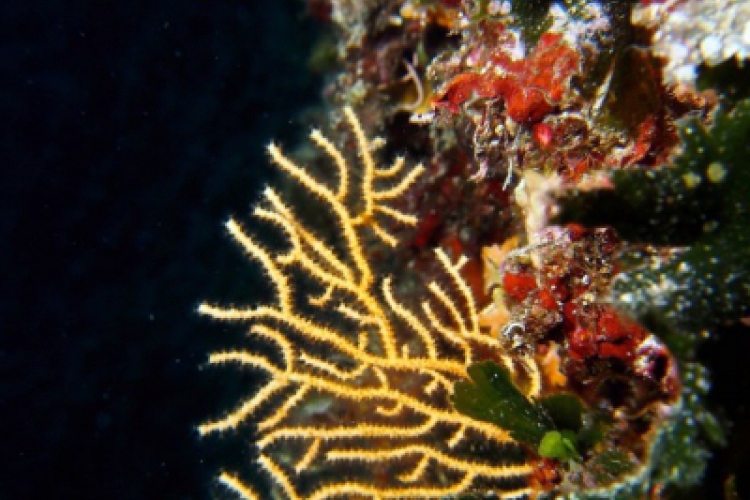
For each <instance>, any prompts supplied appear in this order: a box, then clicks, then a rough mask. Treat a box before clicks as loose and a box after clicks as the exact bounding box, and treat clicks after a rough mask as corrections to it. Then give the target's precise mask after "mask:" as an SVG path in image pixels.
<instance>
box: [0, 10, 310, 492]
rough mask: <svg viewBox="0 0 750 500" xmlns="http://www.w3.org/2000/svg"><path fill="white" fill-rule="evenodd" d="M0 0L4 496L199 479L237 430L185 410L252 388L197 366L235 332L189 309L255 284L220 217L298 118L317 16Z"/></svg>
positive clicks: (238, 453) (306, 97) (226, 451)
mask: <svg viewBox="0 0 750 500" xmlns="http://www.w3.org/2000/svg"><path fill="white" fill-rule="evenodd" d="M0 10H1V11H2V15H1V16H0V51H1V52H0V71H2V74H1V75H0V77H1V78H0V82H1V83H0V112H1V113H2V115H1V116H2V119H1V120H0V127H1V133H0V162H1V163H0V176H1V177H0V203H1V204H2V205H1V206H0V258H1V259H2V260H1V261H0V262H2V271H3V273H2V278H0V286H2V290H1V291H0V320H1V321H2V323H1V324H0V439H2V442H1V443H0V499H42V498H45V499H68V498H70V499H79V500H85V499H103V498H106V499H108V500H115V499H156V498H158V499H178V498H179V499H190V498H195V499H204V498H208V497H209V494H210V492H211V489H212V488H214V487H215V484H214V483H213V482H212V478H213V477H215V474H216V473H217V471H218V470H219V469H220V467H221V464H225V463H227V462H229V463H230V464H237V463H241V462H242V461H244V460H246V459H248V457H247V454H248V453H250V452H249V451H247V450H249V449H250V445H249V443H247V442H244V441H243V439H242V438H241V437H239V436H234V437H233V438H232V436H230V437H229V438H228V439H217V438H206V439H199V438H198V437H197V434H196V432H195V426H196V425H197V424H198V423H200V422H201V421H203V420H205V419H207V418H209V417H215V416H217V415H219V414H220V413H221V410H223V409H228V408H231V406H232V402H233V401H236V400H237V397H238V394H239V395H242V394H244V393H250V391H251V387H249V386H248V384H247V382H248V380H243V379H242V378H241V376H238V375H236V374H234V375H232V374H231V373H229V372H228V371H227V370H220V369H214V368H206V367H205V366H204V363H205V361H206V359H207V353H208V352H210V351H211V350H213V349H218V348H220V347H221V346H228V345H232V343H233V342H234V341H235V340H236V338H237V337H238V336H239V335H241V332H240V333H238V331H237V329H236V328H232V327H229V326H226V325H219V324H215V323H212V322H210V321H207V320H206V319H204V318H201V317H198V316H197V315H196V314H195V308H196V306H197V304H198V302H199V301H201V300H204V299H213V300H216V301H227V300H236V301H238V302H252V300H253V298H254V297H256V296H257V293H258V292H259V291H262V290H258V289H257V286H258V285H257V284H256V282H255V279H256V276H255V274H254V272H255V271H254V270H253V267H252V266H249V265H247V264H246V263H245V260H244V258H243V257H242V255H241V252H240V251H239V250H238V249H237V248H235V245H234V244H233V243H232V242H231V241H230V240H229V238H228V237H227V236H226V235H225V234H224V231H223V226H222V223H223V221H224V220H225V219H226V218H227V217H228V215H230V214H238V215H244V214H246V213H247V211H248V207H249V206H250V205H251V204H252V202H253V201H254V200H255V199H256V198H257V193H258V191H259V189H260V188H261V186H262V184H263V183H265V182H266V181H267V180H268V177H269V175H270V172H271V170H270V169H269V167H268V163H267V161H266V158H265V153H264V145H265V144H266V143H267V142H268V141H269V140H270V139H271V138H276V139H279V140H280V141H282V142H285V143H287V144H290V145H291V144H292V143H294V142H295V141H296V138H295V137H294V135H295V134H298V133H305V132H306V129H305V126H304V125H303V124H301V123H299V122H298V121H296V120H297V117H298V116H299V113H300V110H302V109H303V108H305V107H307V106H310V105H312V104H314V103H316V102H317V101H318V99H319V98H318V96H319V89H320V88H321V83H320V82H319V81H318V79H317V78H316V77H315V76H314V75H313V74H312V73H311V72H310V71H309V69H308V68H307V66H306V64H307V60H308V57H309V53H310V47H311V45H312V44H313V42H314V40H315V38H316V30H317V29H318V26H316V24H315V23H314V21H312V20H311V19H310V18H309V16H306V15H305V6H304V2H302V1H301V0H267V1H259V0H220V1H213V2H208V1H197V2H196V1H185V0H181V1H176V0H159V1H148V2H147V1H143V0H135V1H127V2H112V1H103V2H102V1H95V0H90V1H84V0H77V1H68V2H63V1H55V0H40V1H33V2H32V1H27V2H19V1H13V2H4V3H3V7H2V8H0ZM230 337H231V338H230ZM235 345H236V344H235ZM237 439H240V442H239V443H237V442H236V440H237ZM232 440H235V442H234V443H230V444H227V443H226V441H232ZM238 444H239V445H240V446H237V445H238Z"/></svg>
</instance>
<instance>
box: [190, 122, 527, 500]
mask: <svg viewBox="0 0 750 500" xmlns="http://www.w3.org/2000/svg"><path fill="white" fill-rule="evenodd" d="M343 114H344V117H345V119H346V122H347V124H348V125H349V126H350V128H351V130H352V132H353V134H354V136H355V138H356V144H357V149H358V153H359V161H357V162H350V161H347V159H346V158H345V156H344V154H343V153H342V151H340V150H339V149H338V148H337V147H336V146H335V145H334V144H333V142H331V141H330V140H328V139H327V138H325V137H324V136H323V135H322V134H321V133H320V132H319V131H313V132H312V134H311V136H310V137H311V140H312V141H313V143H314V144H315V145H316V146H318V147H319V148H321V149H322V150H323V151H324V152H325V153H326V154H327V155H328V156H329V157H330V160H331V163H332V164H333V166H334V167H335V169H336V172H337V176H336V177H337V179H336V182H333V183H330V184H329V183H327V182H324V181H322V180H321V179H318V178H316V177H315V176H313V175H312V174H311V173H310V172H309V171H308V170H306V169H305V168H303V167H301V166H299V165H298V164H296V163H295V162H293V161H292V160H290V159H289V158H287V157H286V156H284V155H283V153H282V152H281V150H280V149H279V148H278V147H277V146H275V145H271V146H269V153H270V156H271V159H272V161H273V163H274V164H275V165H276V166H278V167H279V168H280V169H281V170H282V171H283V172H285V173H286V174H287V175H288V176H290V177H291V178H292V179H294V180H295V181H296V182H297V183H298V184H299V186H301V188H302V189H303V191H304V192H306V193H308V194H309V196H310V198H311V200H314V201H315V202H316V203H317V204H318V205H319V206H320V211H321V213H323V212H325V216H326V217H327V218H328V220H330V221H332V222H331V223H332V224H333V226H334V227H335V231H336V233H337V236H336V237H335V238H331V237H330V236H328V235H327V236H323V232H324V231H321V230H320V229H319V228H318V229H316V227H315V226H314V225H313V224H311V223H309V222H306V220H307V219H308V218H306V217H302V216H301V214H298V213H295V206H294V204H293V203H289V202H288V201H285V200H284V199H283V198H282V196H281V195H280V194H279V193H277V191H275V190H274V189H272V188H266V190H265V191H264V197H265V200H264V202H263V203H262V204H260V205H259V206H258V207H256V208H255V212H254V214H255V216H256V217H257V218H258V219H260V220H262V221H264V222H266V223H268V224H270V225H272V226H275V227H276V228H277V229H278V230H279V231H280V232H281V233H282V234H283V235H284V237H285V239H286V241H287V242H288V245H287V248H286V249H284V250H282V251H273V252H272V251H270V250H269V249H267V248H266V247H265V246H264V245H263V244H262V243H261V242H259V241H257V240H256V239H255V238H254V237H253V236H251V235H249V234H248V233H247V232H245V231H244V230H243V228H242V227H241V226H240V224H239V223H237V222H236V221H235V220H230V221H229V222H228V223H227V228H228V230H229V233H230V234H231V236H232V237H233V238H234V239H235V240H236V241H237V242H238V243H239V244H240V245H241V246H242V247H243V248H244V249H245V251H246V252H247V254H248V255H249V256H250V257H251V258H252V259H254V260H256V261H257V262H259V263H260V264H261V266H262V267H263V268H264V270H265V272H266V275H267V276H268V279H269V280H270V282H271V283H272V284H273V286H274V289H275V296H276V300H275V302H274V303H273V304H268V305H259V306H256V307H248V308H225V307H220V306H215V305H209V304H202V305H201V306H200V307H199V312H200V313H201V314H205V315H208V316H210V317H212V318H215V319H220V320H229V321H235V322H246V323H248V324H249V325H250V334H251V338H254V339H257V341H256V342H253V344H252V345H250V346H248V347H249V349H252V348H257V349H258V351H257V352H255V351H252V350H231V351H225V352H219V353H214V354H212V355H211V357H210V362H211V363H213V364H223V363H237V364H239V365H240V366H242V367H244V368H251V369H255V370H259V371H261V372H264V373H265V374H266V375H267V376H268V379H267V382H266V383H265V385H263V386H262V387H261V388H260V389H259V390H258V391H257V392H256V393H255V394H254V395H253V396H252V397H250V398H249V399H247V400H246V401H243V402H242V403H240V404H239V405H238V406H237V408H236V409H235V410H233V411H232V412H231V413H229V414H228V415H226V416H225V417H223V418H220V419H218V420H215V421H211V422H207V423H204V424H203V425H201V426H200V427H199V431H200V433H201V434H207V433H211V432H220V431H224V430H227V429H233V428H236V427H237V426H238V425H240V424H242V423H243V422H246V421H250V419H251V417H252V422H253V423H255V424H256V425H257V431H258V440H257V446H258V448H259V458H258V465H259V466H260V468H261V469H263V470H264V471H265V472H266V473H267V475H268V476H269V477H270V479H271V483H272V485H273V486H272V489H273V490H274V491H275V492H276V494H277V495H278V496H280V497H285V498H289V499H293V500H297V499H303V498H304V499H315V500H323V499H328V498H370V499H397V498H398V499H400V498H445V497H456V496H458V495H460V494H463V493H467V492H479V493H482V492H489V491H492V492H495V493H496V494H497V496H498V497H499V498H520V497H524V496H525V495H527V494H528V493H529V492H530V491H529V488H528V486H527V481H526V479H527V477H528V475H529V474H530V473H531V472H532V470H531V469H532V467H531V466H530V465H529V464H528V463H526V462H525V461H524V459H523V453H521V452H520V450H519V449H518V446H517V444H516V443H515V442H514V441H513V440H512V439H511V438H510V437H509V436H508V433H507V432H506V431H504V430H502V429H500V428H498V427H496V426H494V425H491V424H489V423H485V422H480V421H477V420H473V419H471V418H469V417H467V416H464V415H462V414H460V413H458V412H457V411H455V409H454V408H453V407H452V406H451V404H450V401H449V397H450V395H451V394H452V391H453V385H454V383H455V382H456V381H458V380H461V379H464V378H466V377H467V375H466V368H467V367H468V366H469V365H470V364H472V363H474V362H475V361H477V360H479V359H484V358H487V357H491V358H493V359H495V360H497V361H499V362H502V363H504V364H505V365H506V366H507V367H508V368H509V369H511V370H512V371H513V373H517V374H519V375H520V374H521V373H522V374H523V378H524V380H525V381H526V387H527V393H528V395H529V396H536V395H537V394H538V392H539V373H538V370H537V368H536V365H535V363H534V361H533V359H531V358H522V359H515V360H513V359H511V358H510V357H509V356H507V355H505V354H504V353H503V352H502V348H501V346H500V344H499V342H498V341H497V339H495V338H494V337H492V336H491V335H489V334H487V333H485V332H484V331H482V330H481V329H480V324H479V314H478V311H477V304H476V303H475V300H474V298H473V296H472V293H471V290H470V289H469V287H468V285H467V284H466V282H465V281H464V280H463V279H462V278H461V276H460V274H459V270H460V268H461V267H462V266H463V265H464V264H465V262H466V261H465V259H464V258H461V259H459V260H458V261H457V262H452V261H451V259H450V258H449V256H448V255H447V254H445V253H444V252H443V251H442V250H437V251H436V252H435V257H436V259H437V260H438V262H439V263H440V266H441V269H442V272H443V273H444V276H443V278H444V279H442V280H441V281H440V282H437V281H435V282H431V283H429V284H427V285H426V286H425V288H424V290H423V291H422V292H419V293H420V294H421V295H422V300H421V301H415V300H409V301H407V300H403V298H399V297H398V296H397V294H396V292H395V291H394V287H393V285H392V283H393V278H392V277H390V276H382V277H378V276H375V274H374V271H373V267H372V263H371V262H370V261H369V260H368V259H369V256H368V252H367V248H366V247H365V245H366V244H367V243H366V242H368V241H369V242H372V241H373V240H372V238H373V237H375V238H379V239H380V240H381V241H382V242H384V243H386V244H387V245H389V246H392V247H395V246H396V245H398V243H399V242H398V239H397V237H396V236H394V235H393V234H392V233H390V232H388V230H387V227H388V225H390V224H392V223H393V222H394V221H395V222H396V223H400V224H404V225H415V224H416V223H417V222H418V221H417V219H416V218H415V217H413V216H412V215H409V214H406V213H403V212H402V211H400V210H398V209H397V208H394V207H393V206H392V204H393V202H395V201H397V200H399V199H400V198H401V197H403V196H404V194H405V193H406V192H407V190H408V189H409V187H410V186H411V185H412V184H413V183H414V181H415V180H416V179H417V178H418V176H419V175H420V174H421V173H422V171H423V168H422V167H421V166H416V167H413V168H411V169H407V167H406V163H405V161H404V159H403V158H397V159H396V160H395V162H394V163H393V164H392V165H391V166H388V167H378V166H377V165H376V163H375V159H374V157H373V151H374V149H376V146H377V144H376V143H375V141H370V140H368V139H367V137H366V136H365V134H364V132H363V130H362V128H361V125H360V122H359V120H358V119H357V116H356V115H355V113H354V112H353V111H352V110H351V109H350V108H345V109H344V110H343ZM329 229H330V228H329ZM381 258H382V256H381ZM386 258H387V256H386ZM407 303H408V304H417V303H418V304H419V305H418V306H416V307H414V306H408V305H407ZM273 351H275V352H273ZM219 479H220V481H221V482H222V483H223V484H224V485H225V486H227V487H228V488H229V489H231V490H233V491H234V492H236V493H237V494H238V495H239V496H240V497H242V498H245V499H257V498H259V496H258V494H257V493H256V492H255V491H256V490H255V488H254V486H251V485H246V484H243V483H242V482H241V481H240V479H239V478H238V477H237V476H235V475H231V474H228V473H223V474H222V475H221V476H220V478H219Z"/></svg>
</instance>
